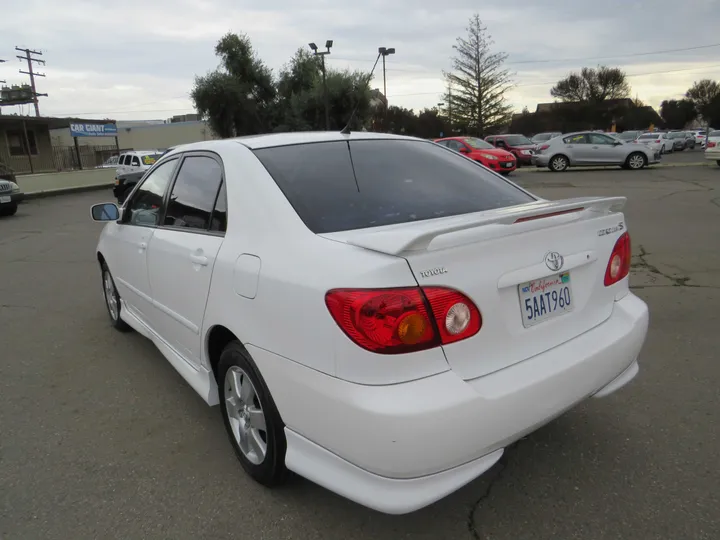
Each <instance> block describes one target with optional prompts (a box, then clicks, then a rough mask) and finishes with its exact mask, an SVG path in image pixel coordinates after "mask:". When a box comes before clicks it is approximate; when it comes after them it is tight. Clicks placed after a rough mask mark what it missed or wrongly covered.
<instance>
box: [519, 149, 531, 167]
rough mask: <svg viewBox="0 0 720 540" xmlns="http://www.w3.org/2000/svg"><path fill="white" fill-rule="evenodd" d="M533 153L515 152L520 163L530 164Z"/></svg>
mask: <svg viewBox="0 0 720 540" xmlns="http://www.w3.org/2000/svg"><path fill="white" fill-rule="evenodd" d="M532 158H533V154H521V153H520V152H518V153H517V154H515V159H516V160H517V162H518V164H519V165H530V164H531V163H532Z"/></svg>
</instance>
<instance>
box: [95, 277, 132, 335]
mask: <svg viewBox="0 0 720 540" xmlns="http://www.w3.org/2000/svg"><path fill="white" fill-rule="evenodd" d="M101 268H102V285H103V297H104V298H105V307H106V308H107V310H108V316H109V317H110V325H111V326H112V327H113V328H115V330H118V331H119V332H129V331H130V330H132V328H130V326H129V325H128V324H127V323H126V322H125V321H123V320H122V317H121V316H120V312H121V310H122V302H120V295H119V294H118V292H117V288H116V287H115V280H114V279H113V277H112V274H111V273H110V269H109V268H108V266H107V264H105V263H102V267H101Z"/></svg>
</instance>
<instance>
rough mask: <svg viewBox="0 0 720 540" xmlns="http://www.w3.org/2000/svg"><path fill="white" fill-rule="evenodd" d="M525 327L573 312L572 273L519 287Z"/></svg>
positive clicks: (523, 284) (557, 275) (534, 281)
mask: <svg viewBox="0 0 720 540" xmlns="http://www.w3.org/2000/svg"><path fill="white" fill-rule="evenodd" d="M518 293H519V294H520V311H521V313H522V319H523V326H524V327H525V328H528V327H530V326H535V325H536V324H540V323H542V322H545V321H547V320H548V319H553V318H555V317H558V316H560V315H562V314H564V313H567V312H569V311H572V309H573V297H572V289H571V288H570V273H569V272H563V273H562V274H556V275H554V276H549V277H546V278H542V279H535V280H533V281H529V282H527V283H522V284H521V285H519V286H518Z"/></svg>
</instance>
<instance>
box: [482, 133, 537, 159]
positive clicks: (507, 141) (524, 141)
mask: <svg viewBox="0 0 720 540" xmlns="http://www.w3.org/2000/svg"><path fill="white" fill-rule="evenodd" d="M485 140H486V141H487V142H489V143H490V144H492V145H493V146H495V147H497V148H502V149H503V150H507V151H508V152H510V153H512V154H513V155H514V156H515V158H516V159H517V163H518V166H519V165H521V164H524V165H530V163H531V161H532V159H531V158H532V153H533V149H534V148H535V146H536V145H535V143H533V142H532V141H531V140H530V139H528V138H527V137H526V136H525V135H518V134H510V135H491V136H489V137H485Z"/></svg>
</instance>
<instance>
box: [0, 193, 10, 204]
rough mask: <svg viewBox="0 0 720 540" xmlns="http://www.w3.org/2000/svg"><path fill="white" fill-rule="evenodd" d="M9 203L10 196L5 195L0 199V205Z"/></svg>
mask: <svg viewBox="0 0 720 540" xmlns="http://www.w3.org/2000/svg"><path fill="white" fill-rule="evenodd" d="M10 201H11V199H10V195H6V196H4V197H0V203H9V202H10Z"/></svg>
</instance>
